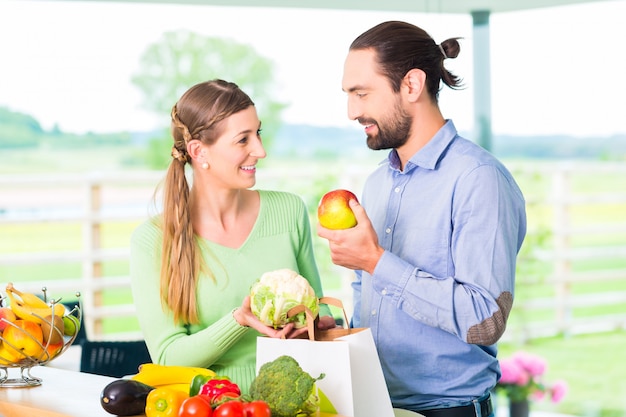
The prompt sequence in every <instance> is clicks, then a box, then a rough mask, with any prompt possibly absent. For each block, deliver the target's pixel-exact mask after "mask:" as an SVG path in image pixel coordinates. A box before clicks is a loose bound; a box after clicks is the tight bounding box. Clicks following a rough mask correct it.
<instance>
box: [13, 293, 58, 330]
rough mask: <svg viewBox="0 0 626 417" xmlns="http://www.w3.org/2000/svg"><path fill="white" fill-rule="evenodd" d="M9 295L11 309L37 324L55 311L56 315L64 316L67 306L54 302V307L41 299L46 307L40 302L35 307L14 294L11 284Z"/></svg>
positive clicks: (20, 316)
mask: <svg viewBox="0 0 626 417" xmlns="http://www.w3.org/2000/svg"><path fill="white" fill-rule="evenodd" d="M16 294H17V293H16ZM22 294H24V293H22ZM7 296H8V297H9V301H10V303H11V304H10V306H11V310H13V312H14V313H15V315H16V316H17V317H19V318H21V319H23V320H28V321H32V322H35V323H37V324H41V323H42V322H43V320H44V318H45V317H47V316H49V315H51V314H52V313H53V312H54V315H56V316H61V317H63V315H64V314H65V306H64V305H63V304H54V307H52V306H49V305H48V304H46V302H45V301H43V300H40V301H41V302H42V303H43V305H44V307H41V306H40V304H38V303H35V304H36V305H38V306H39V307H33V306H32V305H31V304H28V303H25V302H24V301H23V299H22V298H17V297H16V296H15V294H13V291H12V290H9V286H7ZM18 297H19V294H18ZM35 297H37V296H35ZM37 298H38V297H37Z"/></svg>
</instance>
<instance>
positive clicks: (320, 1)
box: [81, 0, 606, 14]
mask: <svg viewBox="0 0 626 417" xmlns="http://www.w3.org/2000/svg"><path fill="white" fill-rule="evenodd" d="M81 1H85V0H81ZM87 1H102V0H87ZM107 1H111V2H121V3H130V2H134V3H162V4H166V3H176V4H198V5H202V4H204V5H207V6H231V7H232V6H244V7H279V8H300V9H343V10H381V11H402V12H414V13H457V14H468V13H471V12H473V11H490V12H492V13H497V12H511V11H516V10H528V9H538V8H542V7H553V6H564V5H570V4H581V3H594V2H601V1H606V0H107Z"/></svg>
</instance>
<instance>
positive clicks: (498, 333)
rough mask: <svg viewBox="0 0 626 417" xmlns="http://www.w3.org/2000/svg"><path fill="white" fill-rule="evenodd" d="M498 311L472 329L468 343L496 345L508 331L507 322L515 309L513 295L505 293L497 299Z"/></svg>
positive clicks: (469, 332)
mask: <svg viewBox="0 0 626 417" xmlns="http://www.w3.org/2000/svg"><path fill="white" fill-rule="evenodd" d="M496 304H498V307H499V308H498V311H496V312H495V313H493V315H492V316H491V317H489V318H487V319H485V320H483V321H482V322H480V323H478V324H475V325H474V326H472V327H470V329H469V330H468V332H467V343H471V344H475V345H483V346H489V345H493V344H495V343H496V342H497V341H498V340H499V339H500V337H502V334H504V330H505V329H506V321H507V319H508V318H509V313H510V312H511V308H512V307H513V295H512V294H511V293H510V292H508V291H505V292H503V293H502V294H500V296H499V297H498V298H497V299H496Z"/></svg>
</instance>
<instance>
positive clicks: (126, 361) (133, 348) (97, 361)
mask: <svg viewBox="0 0 626 417" xmlns="http://www.w3.org/2000/svg"><path fill="white" fill-rule="evenodd" d="M81 346H82V349H83V350H82V352H81V357H80V371H81V372H87V373H90V374H98V375H105V376H111V377H114V378H121V377H123V376H125V375H133V374H136V373H137V372H138V369H139V365H141V364H142V363H149V362H152V360H151V359H150V354H149V353H148V347H147V346H146V342H145V341H143V340H132V341H108V340H107V341H92V340H86V339H85V340H84V341H83V342H82V343H81Z"/></svg>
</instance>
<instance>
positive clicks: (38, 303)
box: [6, 282, 50, 308]
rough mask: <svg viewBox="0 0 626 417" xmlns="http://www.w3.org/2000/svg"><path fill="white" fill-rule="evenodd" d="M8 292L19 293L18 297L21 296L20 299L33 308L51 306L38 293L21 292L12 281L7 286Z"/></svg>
mask: <svg viewBox="0 0 626 417" xmlns="http://www.w3.org/2000/svg"><path fill="white" fill-rule="evenodd" d="M6 290H7V292H8V293H9V294H11V293H14V294H17V296H18V297H20V299H21V300H22V302H23V303H24V304H25V305H26V306H28V307H31V308H46V307H48V308H50V306H49V305H48V304H47V303H46V302H45V301H44V300H42V299H41V298H39V297H38V296H37V295H35V294H32V293H27V292H21V291H18V289H17V288H15V287H14V286H13V283H12V282H9V283H8V284H7V288H6Z"/></svg>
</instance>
